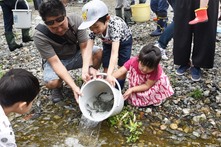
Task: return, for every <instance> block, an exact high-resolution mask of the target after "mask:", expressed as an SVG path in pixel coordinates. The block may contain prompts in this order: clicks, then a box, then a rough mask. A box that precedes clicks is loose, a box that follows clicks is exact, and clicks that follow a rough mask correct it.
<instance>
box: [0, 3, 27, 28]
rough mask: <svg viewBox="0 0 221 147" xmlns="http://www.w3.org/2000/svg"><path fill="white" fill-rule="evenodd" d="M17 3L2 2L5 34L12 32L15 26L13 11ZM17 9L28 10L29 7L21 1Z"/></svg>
mask: <svg viewBox="0 0 221 147" xmlns="http://www.w3.org/2000/svg"><path fill="white" fill-rule="evenodd" d="M15 3H16V0H4V1H1V2H0V5H1V7H2V12H3V19H4V28H5V32H12V25H13V12H12V9H14V8H15ZM17 9H28V7H27V5H26V3H25V2H24V1H19V2H18V3H17Z"/></svg>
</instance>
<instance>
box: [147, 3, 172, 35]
mask: <svg viewBox="0 0 221 147" xmlns="http://www.w3.org/2000/svg"><path fill="white" fill-rule="evenodd" d="M156 3H157V5H156ZM153 4H154V6H153V8H151V9H152V10H153V11H155V13H156V15H157V29H156V30H155V31H153V32H152V33H151V34H150V36H159V35H161V34H162V33H163V31H164V29H165V28H166V26H167V21H168V18H167V9H168V7H169V4H168V3H167V0H158V1H155V2H154V3H153Z"/></svg>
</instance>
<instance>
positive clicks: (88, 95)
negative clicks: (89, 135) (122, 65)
mask: <svg viewBox="0 0 221 147" xmlns="http://www.w3.org/2000/svg"><path fill="white" fill-rule="evenodd" d="M99 75H102V76H104V75H106V74H104V73H100V74H98V76H99ZM115 82H116V84H117V86H118V89H119V90H118V89H116V88H115V87H113V86H111V85H110V84H109V83H108V82H107V81H106V80H104V79H103V78H96V79H92V80H90V81H89V82H87V83H86V84H85V85H83V86H82V87H81V92H82V94H83V96H80V97H79V107H80V110H81V112H82V113H83V115H84V116H85V117H86V118H87V119H89V120H92V121H97V122H100V121H103V120H105V119H107V118H108V117H110V116H113V115H116V114H118V113H120V112H121V110H122V109H123V106H124V99H123V96H122V93H121V88H120V85H119V83H118V81H117V80H115Z"/></svg>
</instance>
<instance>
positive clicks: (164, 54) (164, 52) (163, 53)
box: [160, 49, 168, 60]
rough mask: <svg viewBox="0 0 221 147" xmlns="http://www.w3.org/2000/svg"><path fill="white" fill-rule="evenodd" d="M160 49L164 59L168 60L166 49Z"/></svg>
mask: <svg viewBox="0 0 221 147" xmlns="http://www.w3.org/2000/svg"><path fill="white" fill-rule="evenodd" d="M160 51H161V56H162V59H163V60H168V57H167V55H166V51H165V49H160Z"/></svg>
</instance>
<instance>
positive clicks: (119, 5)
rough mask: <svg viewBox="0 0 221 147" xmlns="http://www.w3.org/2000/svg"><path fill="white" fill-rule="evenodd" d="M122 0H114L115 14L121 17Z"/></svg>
mask: <svg viewBox="0 0 221 147" xmlns="http://www.w3.org/2000/svg"><path fill="white" fill-rule="evenodd" d="M123 1H124V0H116V6H115V13H116V16H118V17H121V18H123V16H122V7H123Z"/></svg>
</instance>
